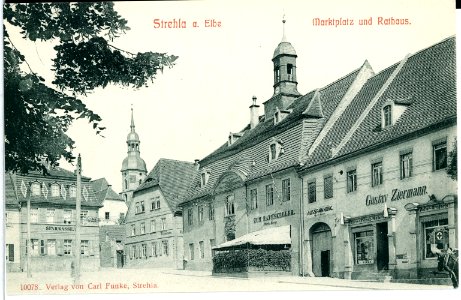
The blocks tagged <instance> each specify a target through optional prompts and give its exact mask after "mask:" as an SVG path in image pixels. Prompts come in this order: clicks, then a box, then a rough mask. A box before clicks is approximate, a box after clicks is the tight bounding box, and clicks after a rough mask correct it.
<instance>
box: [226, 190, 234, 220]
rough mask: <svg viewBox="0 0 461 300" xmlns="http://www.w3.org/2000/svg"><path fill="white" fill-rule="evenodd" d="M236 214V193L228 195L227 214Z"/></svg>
mask: <svg viewBox="0 0 461 300" xmlns="http://www.w3.org/2000/svg"><path fill="white" fill-rule="evenodd" d="M234 214H235V203H234V195H229V196H227V197H226V216H232V215H234Z"/></svg>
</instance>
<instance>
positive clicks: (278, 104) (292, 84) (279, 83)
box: [264, 19, 301, 119]
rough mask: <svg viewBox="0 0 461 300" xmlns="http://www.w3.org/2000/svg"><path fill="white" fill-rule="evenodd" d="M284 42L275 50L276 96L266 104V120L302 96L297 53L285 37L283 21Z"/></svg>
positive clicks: (273, 60) (273, 58)
mask: <svg viewBox="0 0 461 300" xmlns="http://www.w3.org/2000/svg"><path fill="white" fill-rule="evenodd" d="M282 23H283V37H282V41H281V42H280V43H279V44H278V46H277V48H275V51H274V55H273V56H272V62H273V64H274V94H273V95H272V98H271V99H269V100H267V101H266V102H264V114H265V116H266V119H270V118H271V117H273V116H274V113H275V112H276V111H277V109H278V110H281V111H283V110H285V109H286V108H287V107H288V106H289V105H290V104H291V103H293V101H294V100H295V99H296V98H298V97H299V96H300V95H301V94H300V93H299V92H298V88H297V87H298V82H297V81H296V57H298V55H296V51H295V48H294V47H293V46H292V45H291V43H290V42H288V41H287V38H286V35H285V23H286V20H285V19H283V21H282Z"/></svg>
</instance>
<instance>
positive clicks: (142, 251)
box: [141, 244, 147, 257]
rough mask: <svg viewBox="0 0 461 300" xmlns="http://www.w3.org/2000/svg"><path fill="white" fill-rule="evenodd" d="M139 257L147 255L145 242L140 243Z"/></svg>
mask: <svg viewBox="0 0 461 300" xmlns="http://www.w3.org/2000/svg"><path fill="white" fill-rule="evenodd" d="M141 257H147V245H146V244H142V245H141Z"/></svg>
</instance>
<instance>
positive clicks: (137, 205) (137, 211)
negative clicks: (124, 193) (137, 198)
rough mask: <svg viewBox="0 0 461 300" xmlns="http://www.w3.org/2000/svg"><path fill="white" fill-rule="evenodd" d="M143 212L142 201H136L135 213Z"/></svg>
mask: <svg viewBox="0 0 461 300" xmlns="http://www.w3.org/2000/svg"><path fill="white" fill-rule="evenodd" d="M141 212H142V210H141V202H136V203H135V214H140V213H141Z"/></svg>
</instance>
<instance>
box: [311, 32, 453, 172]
mask: <svg viewBox="0 0 461 300" xmlns="http://www.w3.org/2000/svg"><path fill="white" fill-rule="evenodd" d="M400 63H402V67H401V70H400V71H399V72H398V73H397V74H396V75H395V77H394V78H393V79H392V77H390V75H391V74H392V73H393V72H394V71H395V70H396V68H397V66H398V65H399V64H400ZM455 67H456V56H455V38H454V37H451V38H448V39H446V40H444V41H442V42H440V43H438V44H436V45H433V46H431V47H429V48H427V49H424V50H421V51H419V52H418V53H416V54H414V55H412V56H409V57H408V59H407V60H406V61H402V62H399V63H398V64H395V65H392V66H390V67H389V68H387V69H385V70H383V71H382V72H380V73H379V74H377V75H375V76H373V77H372V78H370V79H369V80H368V81H367V83H366V84H365V85H364V87H363V88H362V90H361V91H360V92H359V93H358V94H357V96H356V97H355V98H354V99H353V101H352V102H351V104H350V105H349V107H348V108H347V109H346V110H345V111H344V113H343V115H342V116H341V118H339V119H338V121H337V122H336V124H335V125H334V128H332V130H330V132H329V133H328V135H327V136H326V137H325V138H324V139H323V141H322V142H321V144H320V146H319V147H318V148H317V149H316V150H315V151H314V153H312V155H311V156H310V157H309V159H308V160H307V162H306V165H305V166H304V167H303V169H307V168H310V167H313V166H315V165H318V164H321V163H324V162H327V161H329V160H330V159H332V158H336V157H342V156H345V155H347V154H350V153H354V152H356V151H359V150H363V149H367V148H370V147H372V146H375V145H380V144H387V143H389V142H391V141H393V140H397V139H399V138H401V137H403V136H405V135H408V134H412V133H416V132H418V131H420V130H423V129H425V128H430V127H431V126H435V125H437V124H440V123H443V122H446V121H447V120H451V119H452V122H453V123H454V122H455V120H456V69H455ZM388 80H389V81H390V84H389V86H388V87H387V88H386V89H385V90H384V93H383V94H382V95H381V96H380V97H379V98H378V99H377V101H376V103H375V104H374V105H373V106H372V107H370V109H371V110H370V111H369V113H368V114H366V115H363V117H364V118H363V120H362V121H361V122H360V123H357V124H355V123H356V122H358V121H357V120H360V118H359V117H360V115H361V114H362V113H363V112H364V111H365V108H366V107H367V106H369V105H370V103H371V100H372V99H373V98H374V97H375V95H377V92H378V90H379V89H381V88H382V87H383V85H384V84H385V83H386V81H388ZM389 100H391V101H394V103H396V104H399V105H405V106H406V109H405V112H404V113H403V114H402V115H401V116H400V117H399V118H398V120H397V121H396V123H395V124H393V125H392V126H389V127H386V128H384V129H381V108H382V106H383V105H384V103H385V102H386V101H389ZM350 130H353V131H352V135H350V134H349V135H350V136H347V137H346V135H347V133H348V132H349V131H350ZM345 137H346V138H347V139H344V138H345ZM340 144H342V147H341V148H340V149H336V150H337V151H338V153H337V155H336V156H334V157H333V156H332V152H331V149H332V148H336V147H338V146H339V145H340Z"/></svg>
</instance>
